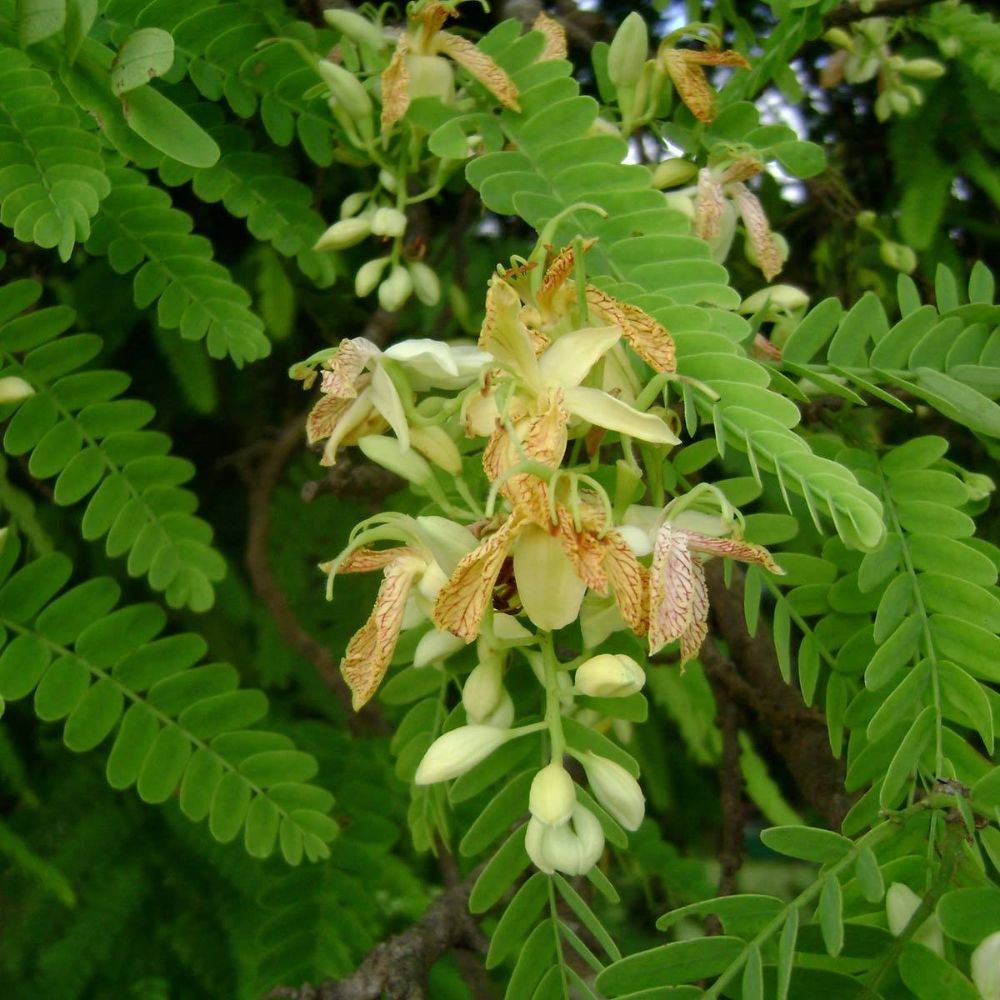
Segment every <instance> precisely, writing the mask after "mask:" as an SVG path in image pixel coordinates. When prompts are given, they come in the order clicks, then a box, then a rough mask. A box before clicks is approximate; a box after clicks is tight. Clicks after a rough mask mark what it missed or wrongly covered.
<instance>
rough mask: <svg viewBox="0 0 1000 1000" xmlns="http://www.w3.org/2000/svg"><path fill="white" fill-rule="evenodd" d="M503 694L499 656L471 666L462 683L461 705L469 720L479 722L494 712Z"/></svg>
mask: <svg viewBox="0 0 1000 1000" xmlns="http://www.w3.org/2000/svg"><path fill="white" fill-rule="evenodd" d="M502 694H503V670H502V667H501V662H500V659H499V657H492V658H491V659H489V660H484V661H483V662H482V663H480V664H479V665H478V666H476V667H473V669H472V672H471V673H470V674H469V676H468V677H466V678H465V683H464V684H463V685H462V706H463V707H464V708H465V715H466V718H468V720H469V722H474V723H481V722H482V721H483V720H484V719H485V718H486V717H487V716H489V715H490V714H491V713H492V712H494V711H495V710H496V708H497V706H498V705H499V704H500V698H501V695H502Z"/></svg>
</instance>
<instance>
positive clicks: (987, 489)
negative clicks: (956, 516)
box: [962, 472, 997, 502]
mask: <svg viewBox="0 0 1000 1000" xmlns="http://www.w3.org/2000/svg"><path fill="white" fill-rule="evenodd" d="M962 481H963V482H964V483H965V488H966V489H967V490H968V491H969V499H970V500H972V501H973V502H975V501H977V500H985V499H986V498H987V497H988V496H989V495H990V494H991V493H992V492H993V491H994V490H995V489H996V488H997V484H996V483H995V482H993V480H992V479H990V477H989V476H986V475H983V473H981V472H963V473H962Z"/></svg>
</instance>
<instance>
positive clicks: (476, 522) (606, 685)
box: [292, 240, 780, 874]
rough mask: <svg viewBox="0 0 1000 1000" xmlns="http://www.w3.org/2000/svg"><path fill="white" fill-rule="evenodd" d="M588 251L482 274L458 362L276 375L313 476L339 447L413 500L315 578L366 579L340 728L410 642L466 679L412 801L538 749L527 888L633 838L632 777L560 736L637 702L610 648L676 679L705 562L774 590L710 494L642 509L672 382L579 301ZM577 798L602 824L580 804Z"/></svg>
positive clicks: (733, 515)
mask: <svg viewBox="0 0 1000 1000" xmlns="http://www.w3.org/2000/svg"><path fill="white" fill-rule="evenodd" d="M589 249H591V247H590V246H589V245H588V244H586V243H584V242H583V241H579V240H578V241H577V242H576V243H575V244H573V245H571V246H569V247H566V248H564V249H563V250H562V251H560V252H558V253H552V252H551V251H548V250H546V248H545V246H544V244H542V245H541V246H540V248H539V250H538V251H537V253H536V255H535V257H533V258H532V259H531V260H529V261H526V262H522V263H520V264H517V265H516V266H514V267H512V268H510V269H507V270H498V272H497V273H496V274H495V275H494V276H493V277H492V279H491V280H490V283H489V287H488V289H487V293H486V303H485V318H484V320H483V323H482V328H481V331H480V335H479V340H478V343H477V344H476V345H474V346H473V345H462V344H445V343H441V342H438V341H431V340H411V341H404V342H402V343H397V344H394V345H392V346H391V347H388V348H387V349H385V350H381V349H379V348H378V347H376V346H375V345H374V344H372V343H370V342H368V341H366V340H364V339H362V338H355V339H353V340H345V341H342V342H341V343H340V345H339V346H337V347H336V348H333V349H330V350H327V351H323V352H320V353H319V354H316V355H314V356H313V357H312V358H309V359H308V360H307V361H305V362H303V363H302V364H300V365H297V366H295V368H293V370H292V374H293V375H294V376H295V377H297V378H299V379H301V380H302V381H303V382H304V383H305V385H306V387H310V386H312V385H313V384H314V383H315V382H317V381H318V382H319V387H320V398H319V400H318V402H317V403H316V405H315V407H314V408H313V411H312V413H311V414H310V417H309V420H308V426H307V430H308V435H309V440H310V442H312V443H314V444H316V445H317V446H322V449H323V455H322V461H323V462H324V463H325V464H333V463H334V462H335V461H336V458H337V454H338V451H339V450H340V449H341V448H343V447H345V446H348V445H357V446H358V447H359V448H360V449H361V451H362V452H363V453H364V454H365V455H366V456H367V457H368V458H369V459H371V460H373V461H375V462H376V463H378V464H380V465H383V466H384V467H386V468H388V469H391V470H392V471H393V472H396V473H398V474H400V475H402V476H403V477H404V478H405V479H407V480H408V482H409V484H410V486H411V489H412V490H413V492H414V493H415V494H417V495H418V496H422V497H424V498H425V499H426V506H425V508H424V511H423V512H421V513H420V514H419V515H417V516H410V515H403V514H392V513H386V514H381V515H377V516H376V517H373V518H371V519H369V520H368V521H365V522H362V524H360V525H358V526H357V527H356V529H355V531H354V533H353V534H352V537H351V540H350V544H349V545H348V547H347V548H346V549H345V551H344V552H342V553H341V554H340V555H339V556H338V557H337V558H335V559H334V560H332V561H331V562H329V563H325V564H324V565H323V567H322V568H323V569H324V571H325V572H326V573H327V576H328V580H329V584H330V588H331V589H332V587H333V585H334V582H335V581H336V579H337V578H339V577H341V576H343V575H345V574H351V573H359V572H381V574H382V581H381V586H380V588H379V591H378V596H377V598H376V601H375V606H374V608H373V610H372V612H371V615H370V616H369V617H368V619H367V621H366V622H365V623H364V625H363V626H362V627H361V628H360V629H359V630H358V632H357V633H356V634H355V635H354V637H353V638H352V639H351V641H350V643H349V645H348V647H347V651H346V655H345V656H344V659H343V662H342V664H341V669H342V672H343V675H344V677H345V679H346V681H347V683H348V685H349V686H350V688H351V691H352V695H353V701H354V705H355V707H356V708H361V707H362V706H363V705H364V704H365V703H366V702H367V701H368V700H369V699H370V698H371V697H372V696H373V695H374V694H375V692H376V691H377V690H378V688H379V686H380V684H381V683H382V680H383V679H384V677H385V675H386V672H387V670H388V669H389V666H390V664H391V662H392V659H393V655H394V652H395V650H396V648H397V645H398V643H399V640H400V637H401V635H402V634H403V633H404V632H407V631H411V630H413V631H415V633H416V637H417V638H416V641H415V644H414V645H413V646H412V647H411V648H413V650H414V652H413V654H412V658H411V662H412V664H413V667H412V668H411V669H432V670H433V669H438V670H449V671H453V672H455V673H457V674H458V675H459V676H463V675H464V680H463V683H462V688H461V690H462V700H461V705H462V715H464V724H462V717H461V716H457V717H456V716H454V715H453V716H452V722H451V723H450V724H448V725H446V726H445V730H446V731H444V732H439V735H437V738H436V739H435V740H434V741H433V742H432V743H431V745H430V747H429V749H428V750H427V751H426V753H425V755H424V757H423V759H422V760H421V762H420V764H419V766H418V768H417V770H416V774H415V783H416V784H417V785H430V784H435V783H437V782H442V781H448V780H451V779H453V778H456V777H458V776H460V775H461V774H463V773H465V772H466V771H468V770H469V769H471V768H472V767H475V766H476V765H477V764H478V763H480V762H481V761H483V760H484V759H485V758H486V757H488V756H489V755H490V754H492V753H493V752H494V751H495V750H497V749H498V748H499V747H501V746H502V745H504V744H506V743H508V742H509V741H512V740H516V739H519V738H521V737H523V736H526V735H528V734H531V733H538V732H540V731H544V732H545V733H546V734H547V736H548V749H547V752H546V761H545V763H544V765H543V766H541V767H540V769H539V770H538V772H537V774H536V775H535V777H534V780H533V781H532V783H531V790H530V796H529V802H528V808H529V812H530V819H529V820H528V823H527V825H526V828H525V848H526V850H527V852H528V854H529V856H530V857H531V859H532V860H533V862H534V863H535V865H536V866H537V867H538V868H539V869H540V870H542V871H545V872H552V871H562V872H565V873H568V874H581V873H584V872H586V871H588V870H589V869H590V868H591V867H592V866H593V865H594V864H596V863H597V861H598V859H599V858H600V857H601V855H602V853H603V850H604V837H605V832H604V825H603V824H605V823H608V822H610V823H615V824H617V825H618V826H620V827H622V828H624V829H625V830H635V829H637V828H638V826H639V824H640V823H641V822H642V819H643V815H644V810H645V803H644V798H643V794H642V791H641V789H640V786H639V784H638V781H637V777H638V771H637V769H636V768H632V769H630V767H629V766H627V765H629V764H630V763H631V758H630V757H629V756H628V755H627V754H624V755H623V756H622V758H621V759H612V758H613V756H614V755H613V754H611V753H610V751H609V752H607V753H595V752H594V750H593V749H592V748H589V747H586V746H578V745H574V744H572V742H571V741H570V740H568V739H567V737H566V735H565V733H564V727H563V720H564V718H566V717H568V716H575V719H576V722H577V723H578V724H580V725H584V726H592V725H598V726H603V725H604V723H603V722H602V721H601V720H602V715H601V712H600V708H601V706H602V705H603V706H607V703H608V700H610V699H621V698H630V697H640V694H639V693H640V692H641V690H642V688H643V686H644V684H645V670H644V667H643V666H642V665H640V663H639V662H637V660H636V659H634V658H633V657H632V656H629V655H626V654H625V653H624V652H621V651H620V650H621V649H622V645H623V644H626V643H627V642H631V643H632V644H633V648H634V649H635V650H636V651H637V650H638V648H639V647H638V643H639V642H641V643H644V644H645V646H646V649H647V650H648V655H650V656H652V655H654V654H657V653H659V652H660V651H661V650H664V649H665V648H666V647H668V646H671V645H672V644H676V648H677V650H678V654H679V658H680V660H681V662H682V663H683V662H685V661H688V660H691V659H694V658H695V657H696V656H697V655H698V652H699V649H700V648H701V645H702V643H703V641H704V639H705V636H706V634H707V628H708V614H709V606H708V604H709V602H708V587H707V584H706V578H705V572H704V562H705V561H706V560H707V559H709V558H711V557H714V556H721V557H725V558H730V559H736V560H741V561H744V562H751V563H755V564H758V565H760V566H763V567H765V568H766V569H768V570H770V571H771V572H780V570H779V569H778V567H777V566H776V565H775V564H774V562H773V561H772V560H771V557H770V555H769V554H768V553H767V552H766V550H764V549H763V548H761V547H760V546H758V545H754V544H752V543H750V542H747V541H744V540H742V538H741V533H742V532H741V524H742V521H741V518H740V515H739V513H738V512H737V511H735V510H734V509H733V508H732V507H731V506H730V505H729V503H728V502H727V501H726V499H725V497H724V496H723V495H722V494H721V493H720V492H719V491H718V490H717V489H716V488H715V487H713V486H711V485H710V484H707V483H703V484H700V485H697V486H695V487H694V488H692V489H690V490H689V491H688V492H686V493H683V494H680V495H677V496H674V497H673V498H672V499H669V501H668V500H667V498H666V497H662V496H657V495H656V494H655V492H654V495H653V496H652V497H648V496H644V494H645V492H646V489H645V482H644V478H645V477H644V470H643V467H642V465H640V460H641V461H642V462H645V463H647V464H648V463H650V462H653V463H655V462H662V461H663V460H664V458H665V456H666V454H667V452H668V451H669V449H671V448H672V447H674V446H675V445H676V444H678V443H679V437H678V430H679V429H680V421H679V419H678V417H677V415H676V413H675V412H674V410H673V408H672V406H671V405H669V404H670V398H669V395H668V393H669V386H670V384H671V382H672V381H674V380H676V379H677V378H678V377H679V376H678V375H677V373H676V362H675V350H674V342H673V338H672V337H671V335H670V333H669V332H668V331H667V330H666V329H665V328H664V327H663V326H662V325H661V324H660V323H658V322H657V321H656V320H655V319H654V318H653V317H652V316H650V315H649V314H647V313H646V312H644V311H643V310H642V309H640V308H637V307H636V306H634V305H631V304H629V303H627V302H624V301H621V300H620V299H618V298H616V297H614V296H612V295H610V294H608V293H607V292H605V291H603V290H602V289H600V288H598V287H596V286H595V285H593V284H590V283H588V282H587V280H586V277H585V271H584V263H585V253H586V252H587V251H588V250H589ZM648 499H653V500H654V501H655V502H654V503H642V502H640V501H643V500H648ZM384 543H389V544H387V545H386V544H384ZM574 623H579V627H580V634H581V635H582V643H580V640H579V639H578V640H576V642H577V643H578V644H579V648H578V650H577V651H576V652H577V654H578V655H575V656H572V657H570V658H568V659H567V658H566V657H565V656H564V655H562V654H563V648H562V640H560V642H559V646H558V647H557V643H556V641H555V639H554V638H553V633H556V632H559V631H560V630H563V629H566V628H567V627H568V626H571V625H573V624H574ZM623 633H624V635H622V638H621V644H619V639H617V638H615V637H616V636H618V635H620V634H623ZM629 634H631V636H632V637H633V638H632V639H630V640H626V638H625V636H628V635H629ZM569 641H570V642H571V643H572V642H573V640H569ZM473 643H474V644H475V647H474V649H475V656H474V665H473V666H472V669H471V670H469V669H468V667H467V666H464V664H467V663H468V660H469V657H468V656H466V655H465V652H464V651H465V650H466V649H467V648H468V647H470V646H471V645H472V644H473ZM616 644H619V645H618V650H615V649H613V648H609V647H614V646H615V645H616ZM557 648H558V651H557ZM626 648H627V646H626ZM520 664H524V665H525V666H526V667H527V668H528V669H529V670H530V671H531V672H532V674H533V675H534V677H535V678H536V679H537V681H538V684H539V686H540V688H541V691H542V693H543V696H544V712H543V716H544V718H543V721H541V722H537V721H528V722H527V723H525V724H521V725H517V717H518V714H519V713H518V707H517V706H515V703H514V700H513V699H512V697H511V693H510V691H509V690H508V685H507V677H508V675H509V673H510V672H511V671H513V670H516V669H518V667H519V665H520ZM523 711H524V714H530V710H528V708H527V706H523ZM602 745H603V744H602ZM582 782H585V783H586V786H587V787H588V788H589V793H590V795H591V796H592V801H593V802H596V803H597V805H598V806H599V807H600V815H599V814H598V813H597V812H595V811H594V809H593V808H591V807H590V805H589V804H588V803H589V802H591V800H590V799H588V798H587V797H585V796H581V795H580V794H578V790H579V788H580V783H582Z"/></svg>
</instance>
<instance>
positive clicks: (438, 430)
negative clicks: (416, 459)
mask: <svg viewBox="0 0 1000 1000" xmlns="http://www.w3.org/2000/svg"><path fill="white" fill-rule="evenodd" d="M410 444H411V445H413V447H414V448H416V449H417V451H419V452H420V454H421V455H423V456H424V457H425V458H426V459H427V460H428V461H430V462H433V463H434V464H435V465H436V466H437V467H438V468H439V469H444V471H445V472H447V473H448V474H449V475H452V476H460V475H461V474H462V456H461V455H460V454H459V451H458V448H457V447H456V445H455V442H454V441H452V439H451V438H450V437H448V432H447V431H446V430H445V429H444V428H443V427H441V426H439V425H437V424H432V425H430V426H429V427H411V428H410Z"/></svg>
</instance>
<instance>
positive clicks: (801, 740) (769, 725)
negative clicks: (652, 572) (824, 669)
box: [700, 561, 852, 829]
mask: <svg viewBox="0 0 1000 1000" xmlns="http://www.w3.org/2000/svg"><path fill="white" fill-rule="evenodd" d="M705 571H706V575H707V577H708V587H709V594H710V599H711V608H712V616H713V618H714V621H715V626H716V630H715V631H716V634H717V635H718V636H719V638H721V639H722V640H723V641H724V642H725V643H726V645H727V647H728V649H729V656H730V657H731V659H727V658H726V657H725V656H723V655H722V653H721V652H720V651H719V649H718V647H717V646H716V645H715V644H714V643H712V642H711V641H709V642H706V644H705V646H704V648H703V649H702V652H701V657H700V659H701V662H702V664H703V666H704V668H705V673H706V675H707V676H708V678H709V680H710V682H712V684H713V686H714V685H715V684H720V685H721V686H722V687H723V688H724V689H725V691H726V692H727V694H728V695H729V696H730V697H731V698H732V699H733V700H734V701H735V702H736V703H737V704H738V705H740V706H741V707H742V708H744V709H745V710H747V711H749V712H752V713H753V714H754V715H755V716H756V717H757V721H758V722H759V723H760V724H761V725H762V726H764V727H765V728H766V729H767V730H768V735H769V737H770V741H771V744H772V745H773V747H774V749H775V750H776V751H777V752H778V754H780V755H781V757H782V759H783V760H784V761H785V764H786V765H787V767H788V770H789V771H790V772H791V775H792V777H793V778H794V779H795V782H796V784H797V785H798V787H799V789H800V791H801V792H802V795H803V796H804V797H805V799H806V801H807V802H809V804H810V805H811V806H812V807H813V808H814V809H815V810H816V812H817V813H819V815H820V816H822V817H823V819H824V820H825V821H826V822H827V823H828V824H829V825H830V826H831V827H832V828H833V829H837V828H839V827H840V824H841V823H842V822H843V819H844V816H845V815H846V814H847V811H848V809H849V808H850V806H851V804H852V803H851V797H850V796H849V795H848V794H847V793H846V792H845V791H844V774H845V767H844V762H843V761H842V760H838V759H837V758H835V757H834V756H833V753H832V752H831V750H830V743H829V738H828V735H827V729H826V720H825V719H824V717H823V714H822V713H821V712H819V711H817V710H816V709H812V708H807V707H806V705H805V703H804V702H803V701H802V696H801V695H800V694H799V692H798V691H797V690H796V689H795V688H793V687H792V686H791V685H789V684H786V683H785V681H784V679H783V678H782V676H781V671H780V669H779V668H778V657H777V654H776V653H775V650H774V642H773V640H772V638H771V633H770V631H769V630H768V628H767V626H766V625H764V624H763V623H761V624H760V625H759V626H758V628H757V634H756V635H755V636H751V635H750V634H749V632H747V627H746V620H745V618H744V615H743V574H742V572H741V571H740V570H739V569H738V568H735V567H734V568H733V582H732V586H730V587H726V585H725V581H724V579H723V566H722V564H721V562H719V561H713V562H710V563H709V564H708V565H707V566H706V567H705Z"/></svg>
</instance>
